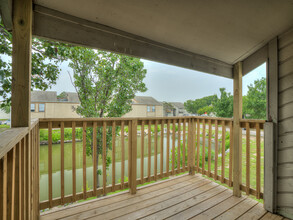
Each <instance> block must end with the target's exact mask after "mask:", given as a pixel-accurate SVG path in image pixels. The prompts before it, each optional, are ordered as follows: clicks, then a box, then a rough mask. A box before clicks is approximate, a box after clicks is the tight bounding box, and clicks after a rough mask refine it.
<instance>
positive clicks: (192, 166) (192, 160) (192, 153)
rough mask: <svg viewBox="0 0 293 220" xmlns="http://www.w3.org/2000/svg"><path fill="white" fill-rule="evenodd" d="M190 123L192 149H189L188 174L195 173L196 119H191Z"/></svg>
mask: <svg viewBox="0 0 293 220" xmlns="http://www.w3.org/2000/svg"><path fill="white" fill-rule="evenodd" d="M191 123H192V135H191V138H192V145H191V146H192V148H191V149H192V150H191V172H190V173H189V174H190V175H195V141H196V138H195V134H196V121H195V119H192V120H191Z"/></svg>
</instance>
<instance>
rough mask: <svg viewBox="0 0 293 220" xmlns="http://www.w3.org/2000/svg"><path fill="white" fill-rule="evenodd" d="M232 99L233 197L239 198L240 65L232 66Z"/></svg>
mask: <svg viewBox="0 0 293 220" xmlns="http://www.w3.org/2000/svg"><path fill="white" fill-rule="evenodd" d="M233 78H234V80H233V81H234V83H233V85H234V86H233V87H234V91H233V93H234V99H233V121H234V126H233V139H234V141H233V143H234V147H233V195H234V196H237V197H240V196H241V189H240V186H241V183H242V132H241V128H240V119H241V118H242V63H241V62H238V63H237V64H235V65H234V76H233Z"/></svg>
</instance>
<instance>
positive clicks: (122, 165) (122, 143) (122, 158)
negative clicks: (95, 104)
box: [121, 121, 125, 189]
mask: <svg viewBox="0 0 293 220" xmlns="http://www.w3.org/2000/svg"><path fill="white" fill-rule="evenodd" d="M124 170H125V142H124V121H122V122H121V188H122V189H124Z"/></svg>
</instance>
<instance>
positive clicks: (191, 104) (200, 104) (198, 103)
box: [184, 95, 217, 114]
mask: <svg viewBox="0 0 293 220" xmlns="http://www.w3.org/2000/svg"><path fill="white" fill-rule="evenodd" d="M216 100H217V95H211V96H206V97H203V98H200V99H196V100H187V101H186V102H185V103H184V107H185V109H186V111H188V112H189V113H192V114H200V113H199V112H198V110H199V109H201V108H204V107H207V106H210V105H211V104H212V103H213V102H215V101H216Z"/></svg>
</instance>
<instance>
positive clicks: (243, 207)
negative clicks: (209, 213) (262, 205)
mask: <svg viewBox="0 0 293 220" xmlns="http://www.w3.org/2000/svg"><path fill="white" fill-rule="evenodd" d="M256 204H257V201H255V200H252V199H245V200H243V201H242V202H240V203H238V204H237V205H236V206H234V207H232V208H231V209H229V210H227V211H225V212H224V213H223V214H221V215H220V216H218V217H217V218H215V219H217V220H220V219H225V220H229V219H231V220H232V219H236V218H238V217H240V216H241V215H242V214H244V213H245V212H247V211H248V210H250V209H251V208H252V207H254V206H255V205H256Z"/></svg>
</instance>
